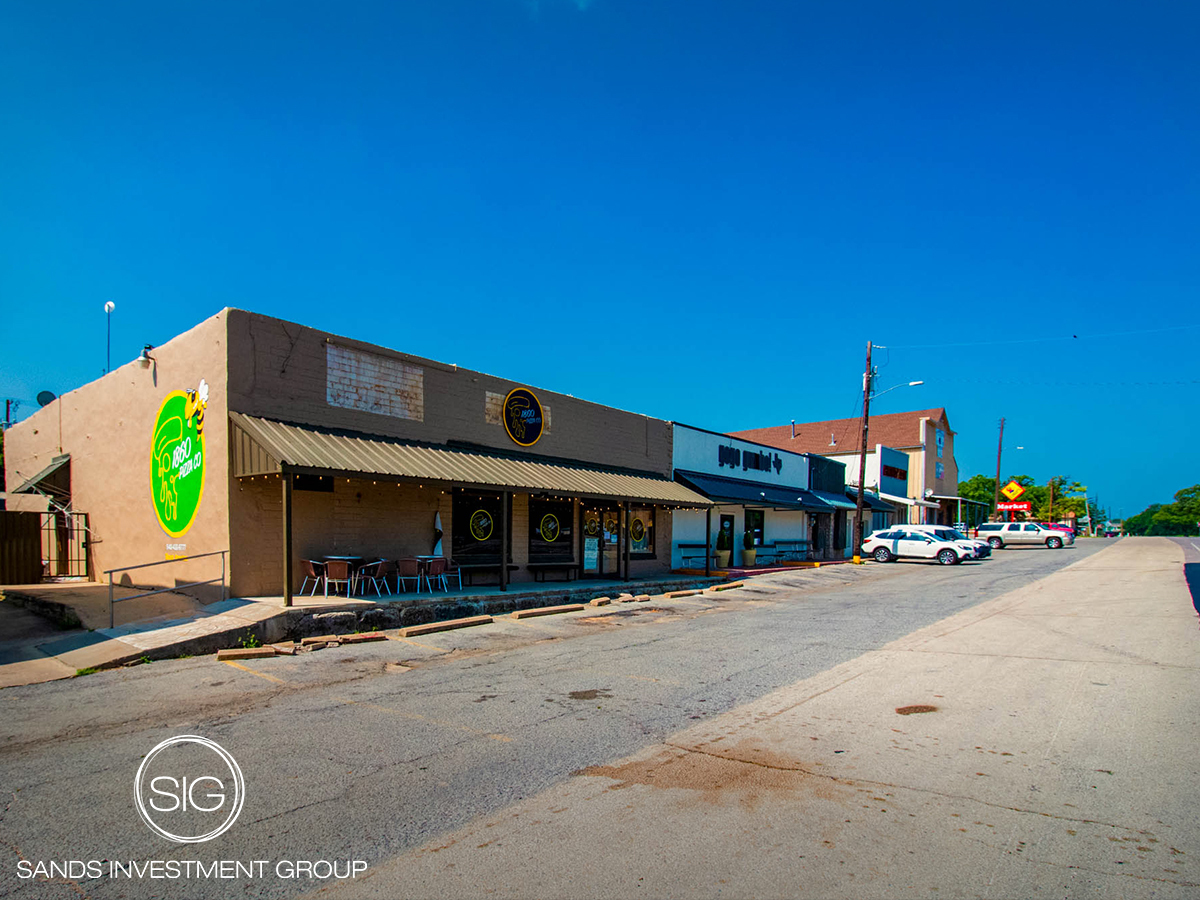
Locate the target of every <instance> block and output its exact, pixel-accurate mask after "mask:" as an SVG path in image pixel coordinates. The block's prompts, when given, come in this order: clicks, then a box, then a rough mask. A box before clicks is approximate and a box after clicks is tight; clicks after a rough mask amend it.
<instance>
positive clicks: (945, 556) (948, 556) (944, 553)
mask: <svg viewBox="0 0 1200 900" xmlns="http://www.w3.org/2000/svg"><path fill="white" fill-rule="evenodd" d="M937 561H938V562H940V563H941V564H942V565H943V566H952V565H954V564H955V563H956V562H958V554H957V553H955V552H954V551H953V550H951V549H950V548H949V547H947V548H946V549H945V550H939V551H938V555H937Z"/></svg>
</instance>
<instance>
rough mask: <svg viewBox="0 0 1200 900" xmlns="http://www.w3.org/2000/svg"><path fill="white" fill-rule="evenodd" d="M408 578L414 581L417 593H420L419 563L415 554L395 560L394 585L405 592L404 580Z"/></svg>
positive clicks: (406, 590)
mask: <svg viewBox="0 0 1200 900" xmlns="http://www.w3.org/2000/svg"><path fill="white" fill-rule="evenodd" d="M409 580H411V581H413V582H415V583H416V585H417V593H418V594H419V593H421V564H420V561H419V560H418V559H417V558H416V557H415V556H406V557H405V558H404V559H398V560H396V587H397V588H399V589H400V590H401V591H403V592H404V593H406V594H407V593H408V588H407V587H405V582H407V581H409Z"/></svg>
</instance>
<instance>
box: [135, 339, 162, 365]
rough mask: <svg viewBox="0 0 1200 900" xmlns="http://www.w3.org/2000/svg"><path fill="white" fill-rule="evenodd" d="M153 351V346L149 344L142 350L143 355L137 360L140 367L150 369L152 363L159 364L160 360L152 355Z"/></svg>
mask: <svg viewBox="0 0 1200 900" xmlns="http://www.w3.org/2000/svg"><path fill="white" fill-rule="evenodd" d="M153 349H154V345H153V344H147V345H146V346H144V347H143V348H142V355H141V356H139V357H138V358H137V361H138V365H140V366H141V367H142V368H143V369H148V368H150V363H152V362H158V360H156V359H155V358H154V357H153V356H151V355H150V351H151V350H153Z"/></svg>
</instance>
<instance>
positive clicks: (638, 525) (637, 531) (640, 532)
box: [629, 519, 646, 544]
mask: <svg viewBox="0 0 1200 900" xmlns="http://www.w3.org/2000/svg"><path fill="white" fill-rule="evenodd" d="M629 536H630V537H631V538H633V540H634V541H635V542H636V543H639V544H640V543H641V542H642V538H644V537H645V536H646V525H645V523H644V522H642V520H641V519H634V520H633V521H632V522H630V523H629Z"/></svg>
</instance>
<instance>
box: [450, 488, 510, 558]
mask: <svg viewBox="0 0 1200 900" xmlns="http://www.w3.org/2000/svg"><path fill="white" fill-rule="evenodd" d="M500 506H501V503H500V495H499V494H479V493H476V492H474V491H459V492H457V493H455V495H454V507H453V509H454V512H453V520H452V525H451V528H452V530H453V534H452V536H451V541H450V544H451V547H453V550H454V558H455V559H457V560H468V559H469V560H472V561H474V562H499V561H500V532H501V530H502V529H501V528H500Z"/></svg>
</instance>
